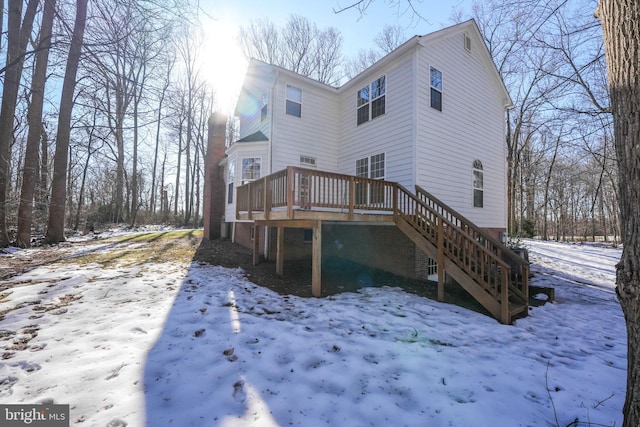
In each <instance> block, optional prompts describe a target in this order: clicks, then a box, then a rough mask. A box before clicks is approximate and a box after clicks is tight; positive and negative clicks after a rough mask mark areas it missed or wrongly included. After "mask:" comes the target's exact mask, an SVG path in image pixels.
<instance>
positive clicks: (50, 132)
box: [0, 0, 620, 247]
mask: <svg viewBox="0 0 640 427" xmlns="http://www.w3.org/2000/svg"><path fill="white" fill-rule="evenodd" d="M590 3H593V7H594V8H595V1H591V0H590ZM0 4H1V5H2V10H3V15H6V16H7V18H10V19H7V20H6V22H7V28H6V31H5V30H3V32H2V37H3V39H2V43H1V44H0V46H1V48H2V51H1V53H2V54H4V57H5V64H4V67H3V68H2V69H0V78H1V79H2V81H3V93H2V112H1V118H0V120H1V123H2V127H1V130H0V245H1V246H6V245H8V244H9V243H12V242H13V243H16V244H18V245H19V246H23V247H26V246H29V245H30V244H31V240H32V238H33V237H32V236H33V234H34V233H36V234H37V233H40V234H42V235H46V240H47V241H50V242H55V241H61V240H63V239H64V234H65V231H67V232H68V231H69V230H80V231H82V230H86V229H89V228H91V227H92V225H94V224H102V223H110V222H119V223H128V224H129V225H131V226H134V225H136V224H139V223H152V222H155V223H159V222H162V223H171V224H175V225H190V226H198V225H199V224H200V221H201V213H200V212H201V210H202V197H203V195H202V188H203V179H204V172H203V171H204V167H203V161H204V157H205V152H204V150H205V141H206V132H207V129H206V124H207V118H208V116H209V114H210V113H211V110H212V108H213V103H214V99H215V93H213V91H212V88H211V87H210V86H209V83H208V82H207V80H206V79H205V77H206V76H204V75H203V72H202V70H201V68H200V67H201V62H200V59H199V55H203V53H202V51H201V47H202V43H201V41H202V33H201V30H200V29H199V28H198V16H197V15H198V12H199V11H198V10H197V9H196V8H195V7H194V6H193V5H191V2H188V1H186V0H146V1H136V0H99V1H95V2H90V3H88V4H87V8H86V12H85V16H84V19H77V17H78V14H79V13H80V12H78V6H79V5H81V4H83V2H68V1H66V0H22V1H20V0H8V4H7V5H8V7H7V9H6V10H5V8H4V0H1V1H0ZM591 10H593V9H591ZM468 17H469V16H463V15H462V14H461V13H458V14H453V15H452V17H451V20H452V23H455V22H459V21H462V20H463V19H467V18H468ZM471 17H473V18H475V20H476V22H477V23H478V26H479V29H480V31H481V33H482V34H483V35H484V39H485V43H486V45H487V47H488V49H489V51H490V52H491V54H492V56H493V58H494V61H495V63H496V67H497V69H498V71H499V73H500V74H501V76H502V78H503V80H504V82H505V84H506V86H507V88H508V90H509V92H510V94H511V97H512V99H513V103H514V106H513V108H512V109H510V110H509V111H508V114H507V122H506V130H507V132H506V134H507V137H506V140H505V155H506V157H507V160H508V176H507V183H508V189H507V200H508V218H509V232H510V234H512V235H515V234H518V235H527V236H533V235H537V236H541V237H543V238H555V239H560V240H563V239H573V238H581V239H588V238H589V239H594V240H595V239H596V238H612V239H614V240H617V239H618V238H619V236H620V224H618V220H617V218H618V210H617V198H618V195H617V191H616V184H617V183H616V179H617V178H616V173H615V172H616V170H615V168H616V166H615V160H616V159H615V150H614V149H613V127H612V119H611V114H610V110H609V106H608V88H607V81H606V72H605V64H604V50H603V44H602V37H601V36H600V32H599V31H600V30H599V24H598V22H597V20H595V18H594V17H593V13H592V12H590V9H589V8H585V7H584V2H578V1H565V2H561V3H554V4H551V3H548V2H541V1H534V0H528V1H522V0H508V1H497V0H490V1H483V2H477V3H475V5H474V7H473V10H472V14H471ZM79 24H84V27H83V31H82V32H83V37H82V38H81V40H78V39H76V42H75V48H76V50H75V51H74V50H72V47H74V31H76V30H77V29H79V28H78V25H79ZM407 30H408V29H407V28H403V27H401V26H399V25H388V26H385V27H384V28H382V29H381V31H380V33H379V34H378V35H377V36H376V38H375V40H374V41H373V42H374V47H373V48H368V49H365V48H363V49H362V50H360V51H359V52H357V53H356V54H355V55H354V56H353V57H351V58H349V57H345V56H344V55H343V53H342V36H341V34H340V32H339V30H338V29H336V28H331V27H329V28H318V27H317V26H316V25H315V24H314V23H312V22H311V21H310V20H309V19H307V18H305V17H302V16H298V15H292V16H290V17H289V19H288V20H287V21H286V22H284V23H283V24H281V25H276V24H275V23H273V22H272V21H270V20H269V19H268V18H265V19H261V20H257V21H251V22H249V23H247V24H246V25H244V26H242V27H240V28H239V29H238V38H239V41H240V44H241V47H242V49H243V52H244V54H245V56H246V57H255V58H257V59H260V60H263V61H265V62H268V63H272V64H275V65H279V66H281V67H284V68H287V69H290V70H293V71H295V72H298V73H300V74H303V75H306V76H309V77H311V78H314V79H317V80H319V81H321V82H323V83H326V84H330V85H338V84H340V83H341V82H344V81H346V80H347V79H349V78H351V77H353V76H355V75H356V74H357V73H359V72H360V71H362V70H363V69H365V68H366V67H368V66H370V65H371V64H373V63H374V62H375V61H377V60H378V59H380V58H381V57H382V56H383V55H385V54H386V53H388V52H390V51H391V50H393V49H395V48H396V47H397V46H399V45H400V44H402V43H403V42H404V41H405V40H406V39H407V37H406V36H405V31H407ZM74 52H75V53H74ZM73 55H76V57H77V58H76V60H77V63H78V64H77V71H76V75H75V78H73V82H72V81H71V80H72V79H71V76H69V78H67V72H68V71H69V70H68V68H69V64H70V62H72V59H73V58H72V56H73ZM220 66H224V63H223V59H221V64H220ZM65 83H66V85H65ZM63 101H64V103H66V106H65V105H63V104H64V103H63ZM230 126H231V128H230V132H229V133H230V135H234V132H235V130H234V127H233V122H231V125H230ZM231 137H233V136H231ZM45 233H46V234H45Z"/></svg>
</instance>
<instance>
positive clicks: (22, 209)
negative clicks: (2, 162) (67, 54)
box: [16, 0, 56, 248]
mask: <svg viewBox="0 0 640 427" xmlns="http://www.w3.org/2000/svg"><path fill="white" fill-rule="evenodd" d="M55 9H56V0H45V3H44V12H43V13H42V24H41V26H40V36H39V42H38V49H39V50H38V53H37V54H36V64H35V70H34V72H33V77H32V79H31V103H30V104H29V111H28V113H27V121H28V123H29V134H28V135H27V148H26V152H25V156H24V157H25V158H24V172H23V174H22V189H21V192H20V205H19V207H18V235H17V242H16V244H17V245H18V246H19V247H21V248H28V247H30V246H31V223H32V214H33V197H34V194H35V188H36V175H37V169H38V167H39V165H38V159H39V156H38V151H39V149H40V138H41V136H42V106H43V102H44V87H45V82H46V80H47V64H48V62H49V49H50V48H51V30H52V28H53V18H54V16H55Z"/></svg>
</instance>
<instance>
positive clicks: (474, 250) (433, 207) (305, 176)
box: [236, 166, 529, 324]
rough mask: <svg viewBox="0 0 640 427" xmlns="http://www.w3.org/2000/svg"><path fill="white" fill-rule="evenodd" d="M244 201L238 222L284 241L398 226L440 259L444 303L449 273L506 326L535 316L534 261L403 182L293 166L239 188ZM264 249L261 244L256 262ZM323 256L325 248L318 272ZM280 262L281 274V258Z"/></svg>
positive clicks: (240, 203)
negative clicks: (364, 226) (332, 229)
mask: <svg viewBox="0 0 640 427" xmlns="http://www.w3.org/2000/svg"><path fill="white" fill-rule="evenodd" d="M236 200H237V202H236V218H237V219H239V220H249V221H254V223H255V224H256V225H260V224H262V225H268V226H274V227H277V228H278V230H279V231H278V235H279V236H281V235H280V230H281V228H283V227H307V228H310V227H313V229H314V235H316V234H315V233H316V231H318V234H317V236H318V240H320V239H321V233H320V232H319V230H321V223H322V221H361V222H362V221H375V222H380V221H384V222H391V221H393V222H394V223H395V224H396V226H397V227H398V228H399V229H400V230H401V231H402V232H403V233H404V234H405V235H406V236H407V237H408V238H409V239H410V240H411V241H412V242H413V243H414V244H415V245H416V246H417V247H418V248H420V249H421V250H422V251H423V252H424V253H425V254H427V256H429V257H430V258H432V259H434V260H435V261H436V263H437V266H438V267H437V268H438V299H439V300H440V301H444V283H445V274H446V276H448V277H449V278H450V279H453V280H454V281H455V282H457V283H458V284H460V285H461V286H462V287H463V288H464V289H465V290H466V291H467V292H468V293H469V294H471V295H472V296H473V297H474V298H475V299H476V300H477V301H478V302H479V303H480V304H482V306H483V307H485V308H486V309H487V310H488V311H489V312H490V313H491V315H492V316H494V317H495V318H496V319H498V320H499V321H500V322H502V323H504V324H511V323H512V321H513V319H514V318H515V317H517V316H526V315H527V314H528V307H529V305H528V299H529V288H528V279H529V263H528V262H527V261H526V260H524V259H523V258H521V257H520V256H519V255H518V254H517V253H516V252H514V251H512V250H511V249H510V248H509V247H507V246H506V245H504V244H503V243H501V242H500V241H498V240H497V239H495V238H493V237H492V236H491V235H489V234H487V233H486V232H484V231H483V230H482V229H480V228H479V227H477V226H475V225H474V224H473V223H472V222H471V221H469V220H468V219H466V218H465V217H464V216H462V215H460V214H459V213H457V212H456V211H455V210H453V209H451V208H450V207H448V206H447V205H446V204H445V203H443V202H442V201H440V200H438V199H437V198H436V197H434V196H433V195H431V194H429V193H428V192H427V191H425V190H424V189H423V188H421V187H419V186H416V192H415V194H414V193H412V192H410V191H408V190H407V189H405V188H404V187H403V186H401V185H400V184H398V183H395V182H389V181H383V180H375V179H369V178H362V177H355V176H351V175H342V174H336V173H332V172H325V171H318V170H313V169H304V168H299V167H293V166H290V167H288V168H287V169H285V170H282V171H279V172H276V173H273V174H271V175H268V176H265V177H263V178H260V179H259V180H256V181H252V182H249V183H247V184H245V185H242V186H240V187H238V188H237V198H236ZM278 239H279V240H280V239H281V237H279V238H278ZM315 240H316V239H315V238H314V241H315ZM257 251H258V247H257V239H256V240H255V241H254V259H257V256H256V255H257ZM279 253H280V251H279ZM316 255H317V259H316ZM320 257H321V255H320V245H319V244H318V245H317V246H314V259H316V261H317V263H316V264H317V265H318V266H319V264H320V261H319V260H320ZM256 262H257V261H256ZM277 264H278V265H279V266H280V267H279V270H280V271H281V270H282V267H281V265H282V258H281V257H280V256H279V258H278V261H277ZM316 264H314V265H316ZM314 268H315V267H314ZM318 269H319V267H318ZM277 270H278V269H277ZM317 273H318V274H317V276H316V275H315V273H314V277H317V278H318V279H317V283H315V282H314V284H313V287H314V289H317V292H318V293H319V287H320V279H319V278H320V274H319V271H318V272H317Z"/></svg>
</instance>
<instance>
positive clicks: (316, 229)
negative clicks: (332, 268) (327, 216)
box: [311, 221, 322, 297]
mask: <svg viewBox="0 0 640 427" xmlns="http://www.w3.org/2000/svg"><path fill="white" fill-rule="evenodd" d="M311 259H312V261H311V294H312V295H313V296H314V297H320V296H322V221H316V222H315V224H314V225H313V247H312V256H311Z"/></svg>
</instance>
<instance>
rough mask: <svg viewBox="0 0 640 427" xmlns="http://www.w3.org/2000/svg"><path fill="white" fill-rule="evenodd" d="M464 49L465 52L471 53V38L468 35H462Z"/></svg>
mask: <svg viewBox="0 0 640 427" xmlns="http://www.w3.org/2000/svg"><path fill="white" fill-rule="evenodd" d="M464 48H465V49H467V52H471V37H469V36H468V35H466V34H465V35H464Z"/></svg>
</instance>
